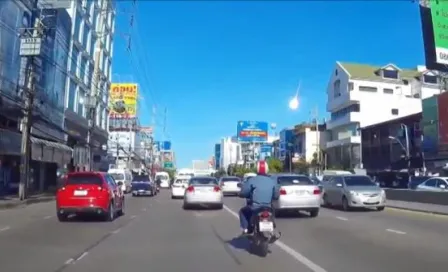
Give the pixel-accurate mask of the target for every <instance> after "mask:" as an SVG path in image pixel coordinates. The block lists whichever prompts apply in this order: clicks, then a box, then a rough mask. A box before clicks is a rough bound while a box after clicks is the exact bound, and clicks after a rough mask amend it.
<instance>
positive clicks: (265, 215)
mask: <svg viewBox="0 0 448 272" xmlns="http://www.w3.org/2000/svg"><path fill="white" fill-rule="evenodd" d="M270 215H271V214H270V213H269V212H268V211H263V212H261V213H260V218H269V216H270Z"/></svg>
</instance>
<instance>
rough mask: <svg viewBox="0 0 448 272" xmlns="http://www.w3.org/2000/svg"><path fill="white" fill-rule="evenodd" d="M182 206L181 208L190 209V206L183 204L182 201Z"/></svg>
mask: <svg viewBox="0 0 448 272" xmlns="http://www.w3.org/2000/svg"><path fill="white" fill-rule="evenodd" d="M182 208H183V209H184V210H189V209H190V207H189V206H188V205H187V204H185V203H184V205H182Z"/></svg>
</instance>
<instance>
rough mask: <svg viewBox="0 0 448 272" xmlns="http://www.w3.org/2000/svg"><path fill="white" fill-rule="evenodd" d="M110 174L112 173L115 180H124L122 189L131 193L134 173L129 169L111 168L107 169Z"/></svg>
mask: <svg viewBox="0 0 448 272" xmlns="http://www.w3.org/2000/svg"><path fill="white" fill-rule="evenodd" d="M107 173H108V174H109V175H111V176H112V177H113V178H114V179H115V182H117V183H118V182H119V181H121V182H123V185H122V187H121V190H122V191H123V192H124V193H129V192H130V191H131V183H132V173H131V171H129V170H128V169H109V171H107Z"/></svg>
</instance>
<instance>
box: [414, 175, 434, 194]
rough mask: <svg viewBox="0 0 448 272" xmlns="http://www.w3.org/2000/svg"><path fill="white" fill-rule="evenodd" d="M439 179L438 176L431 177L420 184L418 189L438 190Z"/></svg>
mask: <svg viewBox="0 0 448 272" xmlns="http://www.w3.org/2000/svg"><path fill="white" fill-rule="evenodd" d="M437 180H438V178H430V179H428V180H427V181H425V182H423V183H422V184H420V185H418V186H417V190H419V191H431V192H436V191H438V188H437V187H436V186H437Z"/></svg>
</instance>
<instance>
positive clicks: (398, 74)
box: [326, 62, 440, 167]
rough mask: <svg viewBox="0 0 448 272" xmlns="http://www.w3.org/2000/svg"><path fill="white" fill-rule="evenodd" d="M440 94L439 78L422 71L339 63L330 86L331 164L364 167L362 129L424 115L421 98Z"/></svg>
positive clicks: (329, 131)
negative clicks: (417, 114)
mask: <svg viewBox="0 0 448 272" xmlns="http://www.w3.org/2000/svg"><path fill="white" fill-rule="evenodd" d="M438 93H440V90H439V84H438V75H437V73H436V72H434V71H428V70H426V68H425V67H423V66H418V67H417V68H415V69H401V68H399V67H398V66H397V65H394V64H387V65H384V66H382V67H381V66H371V65H365V64H353V63H340V62H337V63H336V67H335V69H334V70H333V71H332V74H331V77H330V80H329V83H328V87H327V96H328V97H327V111H328V112H330V113H331V118H330V120H329V121H328V122H327V130H328V141H327V144H326V154H327V160H328V165H330V166H341V162H342V161H349V165H350V167H356V166H358V167H359V166H362V165H360V144H361V137H360V128H361V127H365V126H370V125H373V124H376V123H380V122H384V121H387V120H391V119H396V118H400V117H403V116H407V115H411V114H415V113H418V112H421V110H422V106H421V99H422V98H426V97H430V96H433V95H434V94H438Z"/></svg>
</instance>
